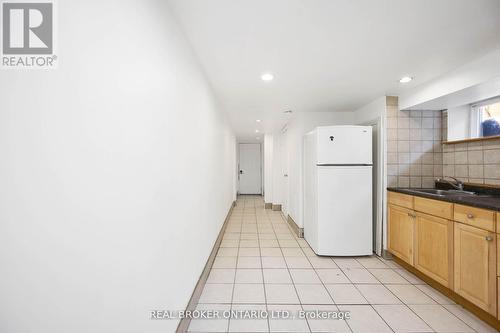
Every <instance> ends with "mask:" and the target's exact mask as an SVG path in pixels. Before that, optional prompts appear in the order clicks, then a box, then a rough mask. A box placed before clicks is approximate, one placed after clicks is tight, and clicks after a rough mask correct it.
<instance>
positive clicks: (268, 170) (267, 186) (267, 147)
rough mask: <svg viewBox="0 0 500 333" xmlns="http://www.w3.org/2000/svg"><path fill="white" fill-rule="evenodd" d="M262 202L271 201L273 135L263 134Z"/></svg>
mask: <svg viewBox="0 0 500 333" xmlns="http://www.w3.org/2000/svg"><path fill="white" fill-rule="evenodd" d="M263 147H264V202H266V203H272V202H273V176H272V174H273V135H272V134H266V135H264V145H263Z"/></svg>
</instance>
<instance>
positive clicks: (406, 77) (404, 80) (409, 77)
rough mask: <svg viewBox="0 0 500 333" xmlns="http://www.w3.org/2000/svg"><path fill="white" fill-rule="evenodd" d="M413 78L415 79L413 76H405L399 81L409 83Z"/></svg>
mask: <svg viewBox="0 0 500 333" xmlns="http://www.w3.org/2000/svg"><path fill="white" fill-rule="evenodd" d="M412 80H413V78H412V77H411V76H404V77H402V78H401V79H399V82H400V83H408V82H410V81H412Z"/></svg>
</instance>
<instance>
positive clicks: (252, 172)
mask: <svg viewBox="0 0 500 333" xmlns="http://www.w3.org/2000/svg"><path fill="white" fill-rule="evenodd" d="M238 178H239V181H240V191H239V192H240V194H262V176H261V151H260V143H240V169H239V172H238Z"/></svg>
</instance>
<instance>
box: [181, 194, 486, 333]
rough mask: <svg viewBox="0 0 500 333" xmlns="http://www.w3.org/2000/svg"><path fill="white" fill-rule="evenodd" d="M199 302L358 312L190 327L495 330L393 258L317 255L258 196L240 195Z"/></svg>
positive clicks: (377, 332) (204, 322)
mask: <svg viewBox="0 0 500 333" xmlns="http://www.w3.org/2000/svg"><path fill="white" fill-rule="evenodd" d="M198 309H205V310H207V309H209V310H219V311H225V310H262V311H268V313H269V311H273V310H277V311H278V310H288V311H290V313H291V314H296V313H297V311H299V310H319V311H337V310H341V311H349V312H350V314H351V319H349V320H334V319H322V320H321V319H300V318H295V319H271V318H267V319H257V320H244V319H200V320H192V321H191V324H190V327H189V332H355V333H358V332H359V333H362V332H374V333H383V332H454V333H458V332H496V330H495V329H493V328H491V327H490V326H488V325H486V324H485V323H484V322H482V321H481V320H479V319H478V318H477V317H475V316H474V315H472V314H471V313H470V312H468V311H467V310H465V309H464V308H462V307H461V306H460V305H457V304H455V303H454V302H453V301H452V300H450V299H448V298H447V297H445V296H444V295H442V294H441V293H439V292H438V291H436V290H435V289H433V288H432V287H430V286H428V285H426V284H425V283H424V282H423V281H421V280H420V279H418V278H417V277H415V276H414V275H412V274H411V273H409V272H407V271H405V270H404V269H402V268H401V267H400V266H398V265H397V264H396V263H394V262H392V261H389V260H384V259H382V258H379V257H377V256H372V257H356V258H344V257H342V258H339V257H319V256H316V255H315V254H314V253H313V251H312V250H311V248H310V247H309V245H308V244H307V243H306V242H305V241H304V240H303V239H298V238H296V237H295V236H294V234H293V233H292V232H291V230H290V229H289V228H288V226H287V224H286V223H285V220H284V218H283V216H282V215H281V213H280V212H274V211H271V210H266V209H264V202H263V200H262V198H261V197H259V196H241V197H239V198H238V200H237V205H236V207H235V208H234V210H233V213H232V215H231V217H230V220H229V222H228V225H227V228H226V231H225V234H224V238H223V240H222V244H221V247H220V249H219V251H218V253H217V257H216V259H215V262H214V265H213V268H212V270H211V272H210V275H209V278H208V281H207V284H206V285H205V288H204V290H203V293H202V295H201V298H200V301H199V304H198Z"/></svg>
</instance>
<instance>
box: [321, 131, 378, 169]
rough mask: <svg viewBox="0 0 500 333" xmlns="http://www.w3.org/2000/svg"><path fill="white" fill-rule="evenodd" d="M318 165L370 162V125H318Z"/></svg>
mask: <svg viewBox="0 0 500 333" xmlns="http://www.w3.org/2000/svg"><path fill="white" fill-rule="evenodd" d="M317 130H318V134H317V140H318V142H317V144H318V151H317V159H318V161H317V162H318V163H317V164H318V165H325V164H326V165H328V164H351V165H352V164H372V128H371V127H370V126H327V127H318V128H317Z"/></svg>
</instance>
